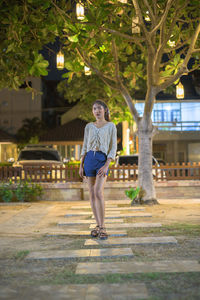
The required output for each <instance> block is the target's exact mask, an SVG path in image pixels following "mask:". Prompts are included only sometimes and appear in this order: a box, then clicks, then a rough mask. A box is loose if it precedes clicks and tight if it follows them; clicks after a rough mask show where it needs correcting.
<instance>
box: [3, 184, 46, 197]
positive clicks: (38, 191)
mask: <svg viewBox="0 0 200 300" xmlns="http://www.w3.org/2000/svg"><path fill="white" fill-rule="evenodd" d="M42 194H43V188H42V186H41V185H40V184H38V183H30V182H27V181H20V182H19V183H18V184H17V187H16V185H15V184H13V183H12V182H11V181H10V182H9V183H3V184H2V185H1V186H0V197H1V198H2V200H3V201H4V202H10V201H12V200H14V199H16V200H17V201H20V202H29V201H35V200H37V199H38V198H39V197H41V196H42Z"/></svg>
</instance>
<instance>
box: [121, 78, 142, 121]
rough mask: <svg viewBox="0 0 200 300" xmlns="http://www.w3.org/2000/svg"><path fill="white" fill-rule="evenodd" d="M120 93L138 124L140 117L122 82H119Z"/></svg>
mask: <svg viewBox="0 0 200 300" xmlns="http://www.w3.org/2000/svg"><path fill="white" fill-rule="evenodd" d="M120 92H121V94H122V96H123V98H124V99H125V101H126V103H127V105H128V107H129V109H130V112H131V114H132V116H133V118H134V120H135V122H136V123H137V124H138V122H139V119H140V116H139V114H138V112H137V109H136V108H135V105H134V103H133V99H132V97H131V95H130V94H129V92H128V90H127V88H126V87H125V86H124V85H123V83H122V82H120Z"/></svg>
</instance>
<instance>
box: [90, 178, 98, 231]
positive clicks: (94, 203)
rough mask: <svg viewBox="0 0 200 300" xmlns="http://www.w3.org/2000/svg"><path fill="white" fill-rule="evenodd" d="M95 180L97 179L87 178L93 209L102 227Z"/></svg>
mask: <svg viewBox="0 0 200 300" xmlns="http://www.w3.org/2000/svg"><path fill="white" fill-rule="evenodd" d="M95 180H96V177H87V182H88V188H89V194H90V204H91V208H92V211H93V214H94V217H95V220H96V223H97V225H100V219H99V215H98V207H97V202H98V201H97V198H96V197H95Z"/></svg>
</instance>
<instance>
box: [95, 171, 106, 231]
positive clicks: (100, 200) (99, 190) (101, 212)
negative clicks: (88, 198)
mask: <svg viewBox="0 0 200 300" xmlns="http://www.w3.org/2000/svg"><path fill="white" fill-rule="evenodd" d="M106 179H107V176H105V177H100V176H97V177H96V182H95V186H94V193H95V198H96V200H97V201H96V203H97V206H96V213H97V219H98V220H99V224H98V225H100V227H105V224H104V219H105V203H104V195H103V189H104V184H105V182H106Z"/></svg>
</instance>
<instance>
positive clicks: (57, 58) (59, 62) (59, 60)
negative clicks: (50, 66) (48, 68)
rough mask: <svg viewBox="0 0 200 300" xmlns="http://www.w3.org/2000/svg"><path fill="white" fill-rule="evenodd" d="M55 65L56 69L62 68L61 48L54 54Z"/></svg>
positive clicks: (62, 55) (62, 56)
mask: <svg viewBox="0 0 200 300" xmlns="http://www.w3.org/2000/svg"><path fill="white" fill-rule="evenodd" d="M56 67H57V69H60V70H62V69H63V68H64V54H63V53H62V52H61V50H60V51H59V52H58V54H57V56H56Z"/></svg>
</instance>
